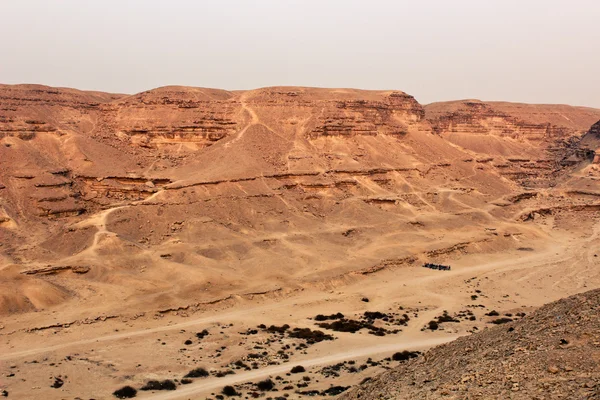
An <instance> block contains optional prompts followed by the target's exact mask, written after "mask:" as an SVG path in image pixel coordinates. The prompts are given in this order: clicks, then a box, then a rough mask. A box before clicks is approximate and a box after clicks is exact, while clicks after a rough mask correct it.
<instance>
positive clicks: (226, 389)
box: [221, 386, 239, 396]
mask: <svg viewBox="0 0 600 400" xmlns="http://www.w3.org/2000/svg"><path fill="white" fill-rule="evenodd" d="M221 393H223V394H224V395H225V396H239V393H238V392H237V390H235V388H234V387H233V386H225V387H224V388H223V390H221Z"/></svg>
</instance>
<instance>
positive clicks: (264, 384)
mask: <svg viewBox="0 0 600 400" xmlns="http://www.w3.org/2000/svg"><path fill="white" fill-rule="evenodd" d="M274 387H275V382H273V381H272V380H271V379H265V380H264V381H260V382H258V383H257V384H256V388H257V389H258V390H261V391H263V392H267V391H269V390H273V388H274Z"/></svg>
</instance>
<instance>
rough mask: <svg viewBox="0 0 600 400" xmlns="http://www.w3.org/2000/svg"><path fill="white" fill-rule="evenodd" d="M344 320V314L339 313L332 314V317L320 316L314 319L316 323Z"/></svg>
mask: <svg viewBox="0 0 600 400" xmlns="http://www.w3.org/2000/svg"><path fill="white" fill-rule="evenodd" d="M342 318H344V314H342V313H337V314H331V315H323V314H319V315H317V316H316V317H315V318H314V319H315V321H327V320H330V319H342Z"/></svg>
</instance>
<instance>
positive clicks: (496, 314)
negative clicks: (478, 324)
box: [485, 310, 500, 317]
mask: <svg viewBox="0 0 600 400" xmlns="http://www.w3.org/2000/svg"><path fill="white" fill-rule="evenodd" d="M485 315H487V316H488V317H497V316H498V315H500V313H499V312H498V311H496V310H492V311H490V312H489V313H487V314H485Z"/></svg>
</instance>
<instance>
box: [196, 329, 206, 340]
mask: <svg viewBox="0 0 600 400" xmlns="http://www.w3.org/2000/svg"><path fill="white" fill-rule="evenodd" d="M206 336H208V331H207V330H206V329H204V330H203V331H202V332H198V333H196V337H197V338H198V339H204V337H206Z"/></svg>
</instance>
